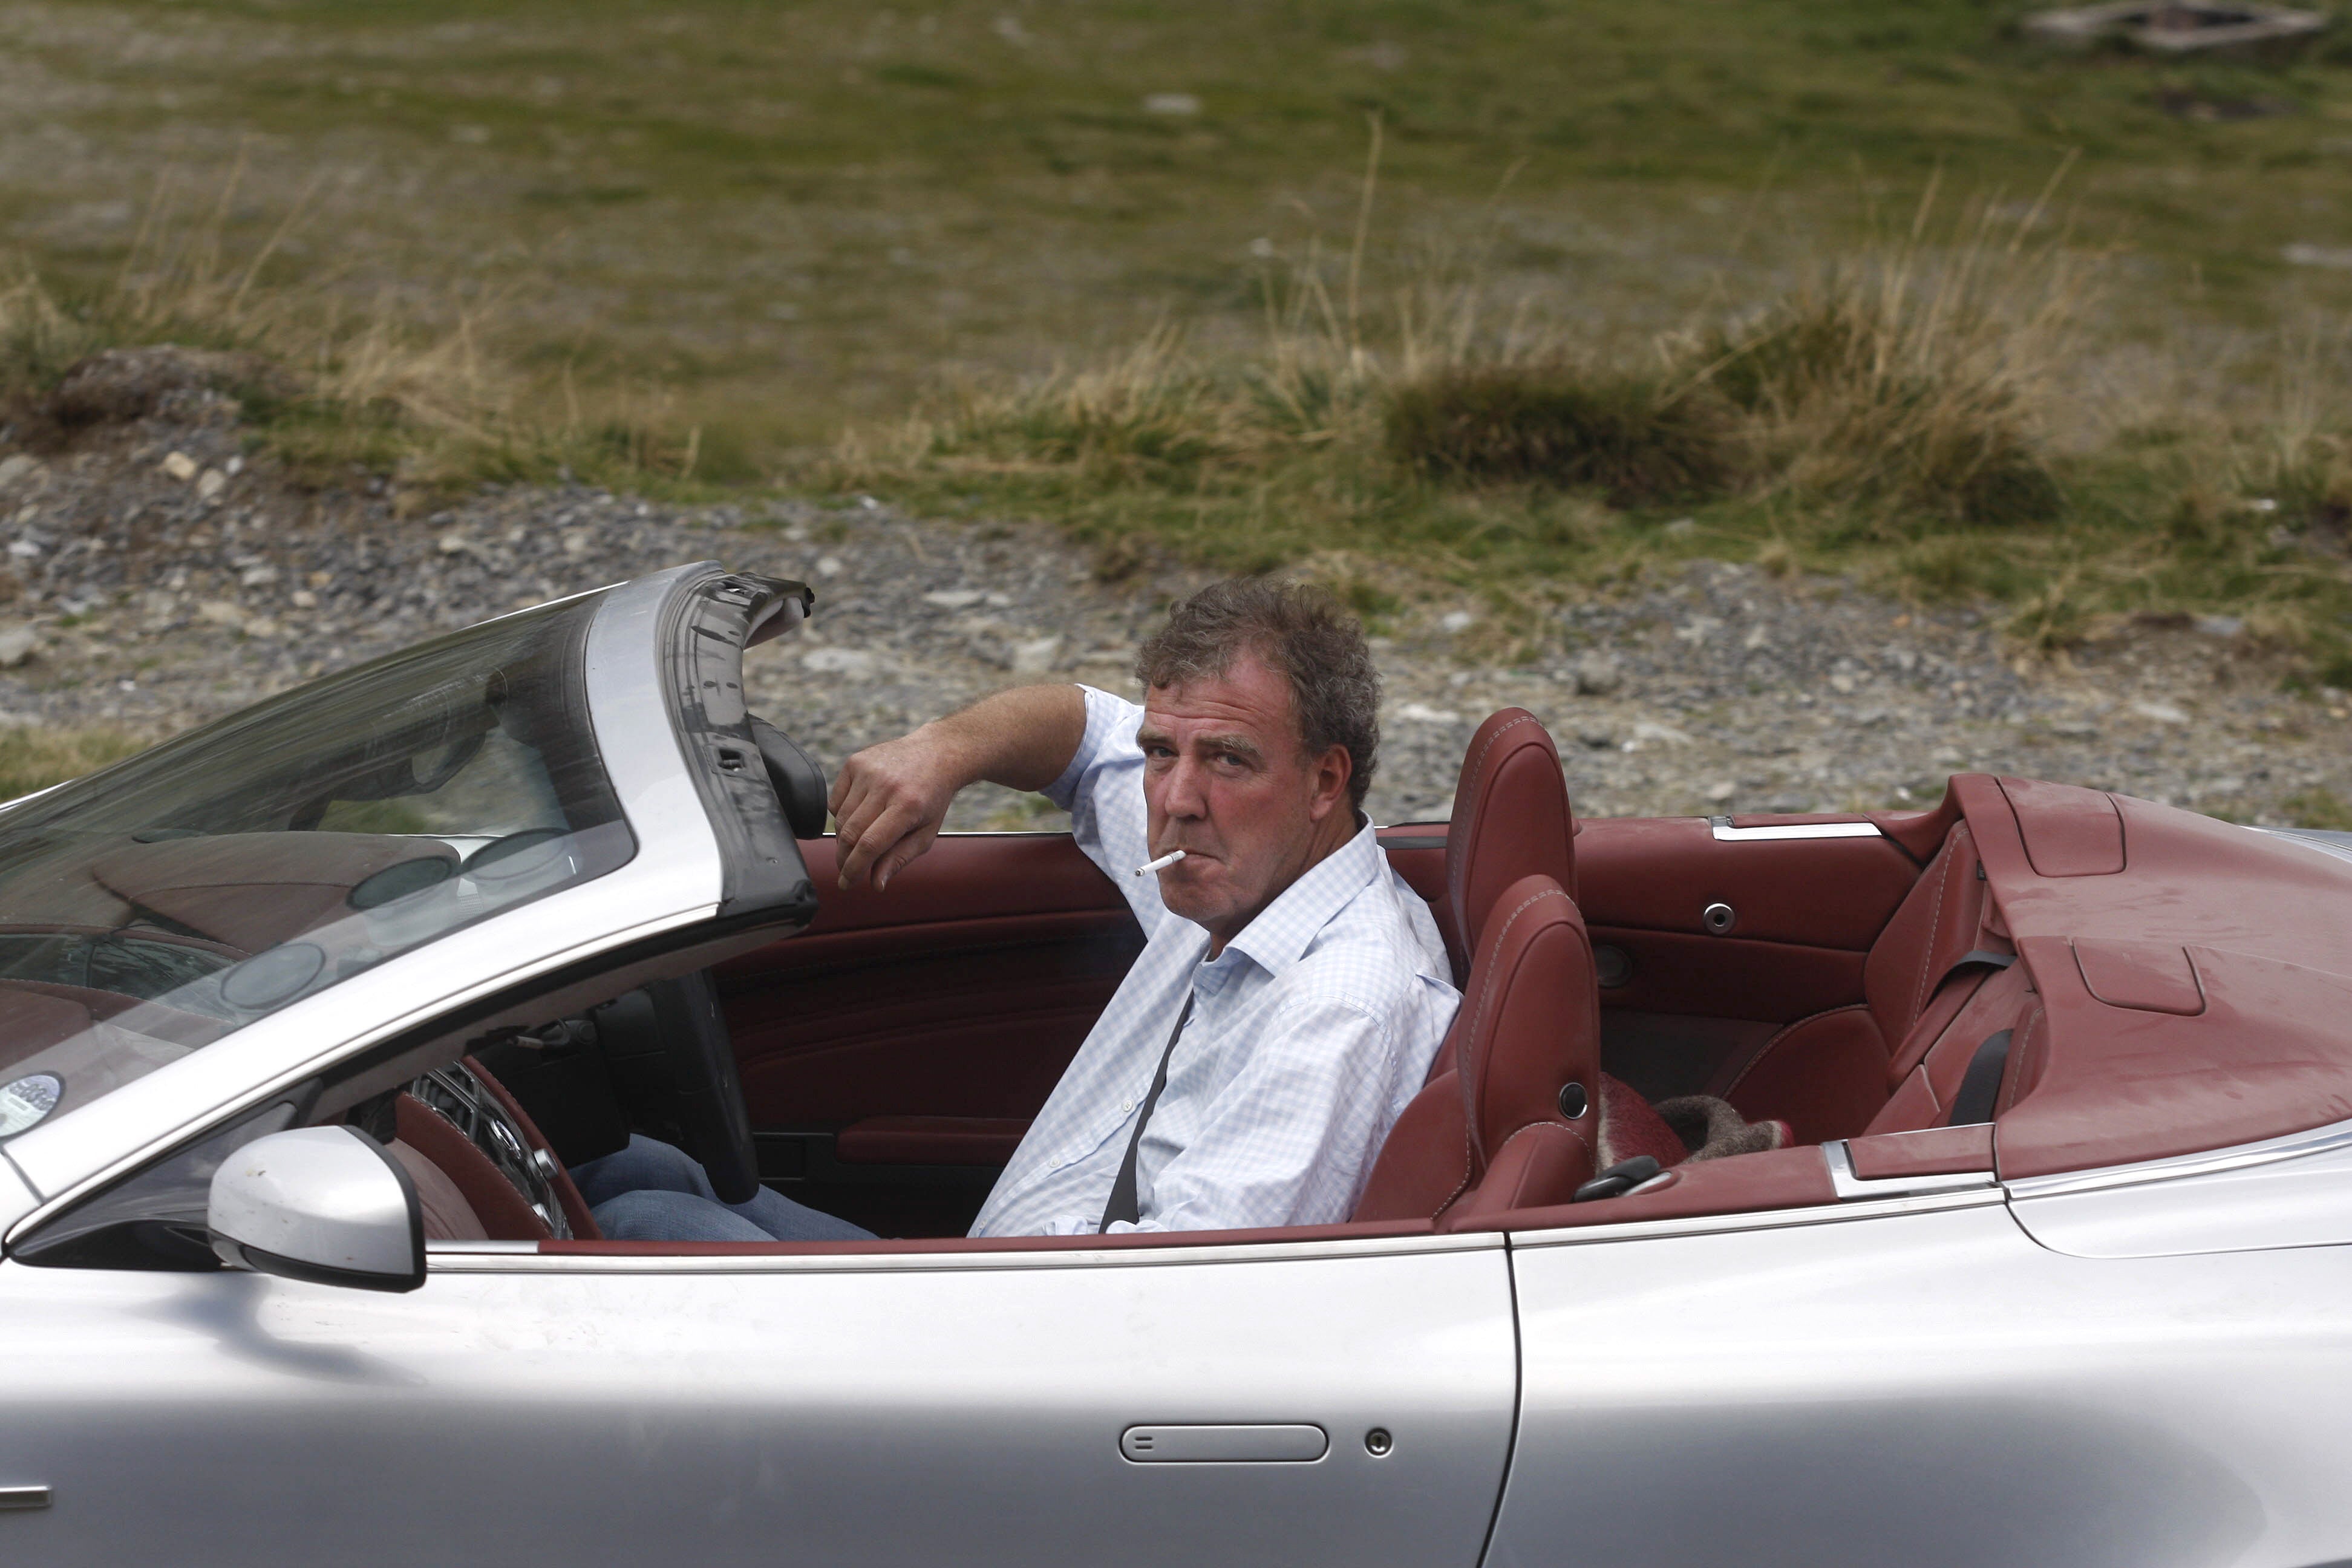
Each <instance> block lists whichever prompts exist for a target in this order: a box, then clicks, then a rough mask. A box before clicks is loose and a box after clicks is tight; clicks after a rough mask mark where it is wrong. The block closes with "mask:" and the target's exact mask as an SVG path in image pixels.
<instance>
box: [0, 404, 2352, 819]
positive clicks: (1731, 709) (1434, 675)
mask: <svg viewBox="0 0 2352 1568" xmlns="http://www.w3.org/2000/svg"><path fill="white" fill-rule="evenodd" d="M201 379H202V378H201V377H194V378H180V379H179V380H177V381H175V380H174V379H173V377H172V376H170V375H164V376H163V377H162V378H161V380H160V381H158V382H157V383H156V386H155V387H154V388H152V389H150V391H149V392H148V393H144V394H142V395H140V396H138V397H135V398H133V399H131V405H132V407H131V412H132V414H133V416H131V417H122V416H121V414H122V413H124V412H125V410H123V409H117V410H116V411H115V414H114V416H110V417H109V418H107V419H105V420H102V421H100V422H99V423H96V424H92V425H89V426H84V427H82V428H81V429H80V430H79V431H78V432H76V433H73V434H72V435H71V438H70V440H69V441H68V442H67V444H66V445H65V446H64V447H63V448H62V449H59V448H58V444H57V439H56V437H55V436H54V434H51V435H50V436H49V437H48V438H47V441H46V442H45V443H44V444H45V447H47V450H46V451H45V453H44V455H39V456H37V455H35V454H34V453H32V452H29V451H22V450H18V449H17V448H16V447H15V446H12V445H11V439H12V432H11V431H10V430H7V429H0V548H5V551H6V555H5V565H0V724H7V725H16V724H44V725H89V724H107V725H115V726H120V727H121V728H124V729H128V730H131V731H138V732H141V733H147V734H154V735H162V734H163V733H167V732H169V731H173V730H175V729H179V728H182V727H184V726H186V725H188V724H191V723H194V722H198V721H203V720H205V719H207V718H210V717H212V716H214V715H216V714H219V713H223V712H226V711H227V710H231V709H234V708H236V707H239V706H241V705H243V704H245V703H247V702H250V701H252V700H255V699H257V698H259V697H262V696H265V695H267V694H268V693H270V692H272V691H276V690H278V689H283V688H285V687H287V686H289V685H292V684H294V683H296V682H299V681H300V680H303V679H308V678H309V677H311V676H314V675H317V674H319V673H320V672H322V671H326V670H330V669H334V668H341V667H343V666H346V665H349V664H352V663H355V662H358V661H360V660H362V659H366V658H372V657H373V656H375V655H377V654H381V653H383V652H387V651H389V650H391V649H394V648H396V647H401V646H403V645H404V644H407V643H410V642H413V641H415V640H418V639H420V638H422V637H427V636H430V635H432V634H434V633H436V632H439V631H442V630H445V629H447V628H452V627H457V626H466V625H468V624H470V623H472V622H474V621H477V620H479V619H481V618H482V617H484V616H490V615H496V614H499V613H502V612H504V611H507V610H509V609H513V608H516V607H518V606H520V605H530V604H536V603H540V602H541V601H543V600H546V599H549V598H552V597H556V596H558V595H565V594H571V593H575V592H578V591H580V590H582V589H585V588H592V587H595V586H597V585H600V584H606V583H611V582H614V581H617V580H621V579H625V578H627V577H630V576H634V575H636V574H642V573H646V572H650V571H653V570H656V569H658V568H660V567H664V566H668V565H672V564H676V563H679V562H685V561H695V560H702V559H708V558H715V559H718V560H720V561H723V562H725V563H728V564H729V565H730V566H735V567H739V568H742V569H745V570H750V571H755V572H762V573H770V574H776V575H780V576H785V577H796V578H800V579H802V580H803V581H806V582H808V583H810V584H813V585H814V587H815V588H816V590H817V595H818V597H817V610H816V616H815V618H814V621H813V622H812V624H811V625H810V626H808V627H806V628H804V629H803V631H802V632H801V633H798V634H795V635H794V636H793V637H787V638H783V639H780V640H779V641H778V642H776V643H772V644H770V645H767V646H766V647H761V648H760V649H757V650H755V651H754V653H753V655H752V656H751V669H750V679H751V688H752V690H753V692H754V694H755V697H756V699H757V701H756V704H755V706H757V707H758V708H759V709H760V710H761V711H763V712H764V713H766V714H767V716H769V717H770V718H772V719H773V720H774V721H777V722H778V723H780V724H782V726H783V727H784V728H786V729H789V730H791V731H794V732H795V733H796V734H798V735H799V736H800V737H801V738H802V739H803V741H804V742H807V743H808V744H810V745H811V747H812V749H813V750H814V752H816V753H817V754H818V756H819V757H820V759H821V760H822V761H824V763H825V764H826V765H827V767H828V769H830V768H832V767H834V766H835V765H837V764H838V763H839V762H840V760H841V758H843V757H844V756H845V755H847V754H848V753H849V752H852V751H854V750H855V749H856V748H857V747H858V746H860V745H864V744H866V743H868V742H873V741H875V740H878V739H881V738H884V737H886V736H888V735H891V734H894V733H897V732H898V731H902V730H904V729H906V728H907V727H908V726H911V725H913V724H916V723H919V722H920V721H923V720H925V719H928V718H930V717H932V716H934V715H936V714H939V713H940V712H943V711H946V710H949V709H950V708H952V707H954V706H956V705H958V704H961V703H962V702H965V701H968V700H971V699H972V698H974V697H977V696H979V695H982V693H985V692H987V691H989V690H992V689H996V688H998V687H1001V686H1004V685H1008V684H1013V683H1015V682H1019V681H1023V680H1043V679H1080V680H1087V681H1091V682H1094V683H1096V684H1099V685H1103V686H1106V687H1109V688H1111V689H1121V690H1125V689H1130V684H1129V676H1128V664H1129V659H1130V658H1131V656H1132V651H1133V649H1134V647H1135V644H1136V642H1137V640H1138V639H1139V637H1140V636H1141V635H1142V634H1143V633H1144V632H1145V630H1146V629H1147V628H1148V627H1149V626H1150V625H1151V624H1152V623H1153V621H1154V620H1155V618H1156V617H1157V615H1158V614H1159V609H1160V606H1161V605H1164V604H1165V603H1166V602H1167V600H1168V598H1169V597H1170V596H1171V595H1174V594H1178V593H1181V592H1182V591H1183V590H1184V589H1185V588H1186V587H1187V586H1189V585H1190V584H1192V583H1193V582H1195V581H1197V580H1199V579H1198V578H1197V576H1195V575H1192V574H1187V573H1185V572H1184V571H1182V570H1181V569H1177V568H1173V567H1167V568H1162V569H1159V570H1156V571H1152V572H1148V573H1146V574H1142V575H1141V576H1139V577H1138V578H1135V579H1132V580H1129V581H1127V582H1124V583H1120V584H1105V583H1103V582H1100V581H1098V580H1097V577H1096V575H1095V574H1094V572H1093V571H1092V569H1091V560H1090V558H1089V557H1088V556H1087V555H1086V554H1085V553H1084V552H1080V551H1076V550H1074V549H1072V548H1070V547H1069V546H1067V545H1066V544H1065V543H1064V542H1061V541H1060V540H1058V539H1057V538H1056V537H1055V536H1054V535H1053V534H1051V533H1050V532H1047V531H1041V530H1038V529H1034V528H1029V527H1015V526H1002V527H971V526H968V525H951V524H945V523H939V522H931V521H925V520H923V519H919V518H913V517H908V516H906V515H903V514H901V513H900V512H898V510H895V509H894V508H892V507H890V506H889V505H887V503H885V502H882V501H877V500H871V499H860V500H857V501H856V502H854V503H852V504H850V505H848V506H845V507H842V508H838V509H835V508H829V507H824V506H817V505H812V504H808V503H804V502H796V501H773V502H761V503H758V504H756V505H749V506H742V507H709V508H697V509H689V510H674V509H665V508H661V507H656V506H652V505H649V504H647V503H646V502H644V501H641V500H635V499H633V498H629V497H625V496H614V495H611V494H607V493H604V492H603V491H600V490H593V489H580V488H508V489H486V490H485V491H484V492H483V493H481V494H480V495H478V496H477V497H475V498H473V499H471V500H467V501H466V502H465V503H464V504H463V505H460V506H457V507H456V508H454V509H452V510H448V511H445V512H439V513H436V514H434V515H432V516H431V517H420V518H407V519H402V518H398V517H396V516H395V515H394V505H393V503H392V501H391V500H390V499H389V498H387V497H386V496H383V495H382V494H376V495H370V494H364V493H354V494H341V493H328V494H320V493H315V492H310V491H304V490H300V489H295V488H293V487H291V486H289V485H288V484H287V483H285V482H284V481H283V480H282V479H280V478H279V477H278V476H277V475H276V474H275V472H274V471H273V470H272V469H271V468H270V466H269V465H268V463H267V461H262V462H258V463H257V462H255V461H253V460H251V459H250V458H247V457H246V456H245V454H244V442H243V439H242V437H241V433H240V431H239V429H238V427H237V426H236V405H234V404H233V403H229V402H227V401H226V400H225V399H223V398H220V397H218V396H217V395H214V394H212V393H210V392H207V391H205V390H204V388H203V386H202V385H201V384H200V383H201ZM20 424H21V422H20ZM31 433H33V432H29V431H27V430H25V429H21V428H20V429H18V430H16V432H14V435H15V436H16V437H24V436H26V435H28V434H31ZM1478 615H1479V612H1478V607H1477V606H1476V605H1475V604H1473V603H1471V602H1468V601H1462V602H1454V603H1449V602H1447V601H1446V600H1445V599H1444V597H1443V596H1437V597H1433V598H1432V599H1431V600H1430V602H1428V603H1426V604H1421V605H1414V606H1413V607H1412V608H1411V609H1408V610H1406V611H1403V612H1401V613H1400V614H1399V615H1397V616H1394V617H1392V624H1390V625H1387V626H1383V627H1381V628H1380V629H1381V635H1380V636H1378V637H1376V638H1375V646H1376V647H1378V649H1379V652H1380V656H1381V665H1382V668H1383V669H1384V671H1385V673H1386V678H1387V681H1388V701H1387V708H1386V711H1385V716H1384V721H1383V731H1384V736H1383V746H1382V755H1381V768H1380V773H1379V775H1378V778H1377V780H1376V782H1375V784H1374V785H1373V789H1372V798H1371V803H1370V804H1371V809H1372V811H1373V813H1374V815H1375V816H1377V817H1379V818H1380V819H1381V820H1383V821H1407V820H1412V819H1416V818H1427V817H1431V816H1442V815H1443V814H1444V811H1445V809H1446V806H1447V804H1448V802H1449V801H1450V799H1451V796H1452V793H1453V784H1454V772H1455V769H1456V768H1457V767H1458V765H1459V763H1460V761H1461V754H1462V748H1463V743H1464V742H1465V741H1466V740H1467V738H1468V736H1469V733H1470V731H1471V730H1472V729H1473V728H1474V727H1475V724H1476V722H1477V721H1478V719H1479V718H1480V717H1482V716H1483V715H1484V714H1485V713H1486V712H1488V711H1489V710H1492V709H1494V708H1496V707H1498V706H1501V705H1503V704H1506V703H1517V704H1520V705H1523V706H1525V707H1527V708H1529V709H1531V710H1534V711H1535V712H1536V713H1537V714H1538V716H1539V717H1541V718H1542V719H1543V720H1544V721H1545V722H1546V723H1547V724H1548V725H1549V726H1550V728H1551V731H1552V732H1553V734H1554V735H1555V736H1556V737H1558V738H1559V742H1560V748H1561V751H1562V752H1563V754H1564V755H1565V756H1566V759H1567V766H1568V772H1569V778H1570V785H1571V787H1572V788H1573V790H1574V791H1575V794H1576V796H1577V800H1578V805H1579V809H1580V810H1581V811H1583V812H1585V813H1587V814H1590V815H1595V816H1612V815H1668V814H1687V813H1696V812H1705V811H1765V810H1771V811H1807V810H1823V809H1841V808H1847V807H1852V806H1856V805H1899V804H1902V803H1904V802H1906V801H1907V802H1913V803H1923V804H1924V803H1927V802H1929V801H1932V800H1933V799H1934V798H1935V797H1936V796H1937V795H1938V794H1939V793H1940V792H1941V790H1942V787H1943V779H1944V777H1945V775H1946V774H1948V773H1952V772H1955V771H1960V770H1963V769H1977V768H1989V769H1995V770H1999V771H2003V772H2013V773H2026V774H2031V775H2034V776H2038V777H2043V778H2053V779H2063V780H2067V781H2072V782H2079V783H2085V784H2098V785H2102V786H2105V787H2110V788H2115V789H2118V790H2122V791H2125V792H2126V793H2129V794H2133V795H2142V796H2146V797H2147V798H2150V799H2156V800H2162V801H2168V802H2170V803H2173V804H2176V805H2189V806H2194V807H2197V808H2199V809H2202V810H2207V811H2211V812H2215V813H2218V814H2220V815H2223V816H2231V817H2236V818H2239V819H2242V820H2248V821H2264V822H2284V821H2287V820H2290V819H2291V818H2292V817H2293V816H2294V807H2292V806H2290V805H2287V804H2286V803H2287V802H2288V801H2289V800H2290V799H2291V798H2292V797H2295V796H2298V795H2307V792H2312V791H2317V790H2325V791H2327V792H2330V793H2332V794H2333V795H2336V796H2337V797H2338V798H2341V799H2345V800H2352V745H2347V739H2352V723H2347V699H2346V697H2345V695H2344V694H2343V693H2341V692H2336V691H2323V692H2321V693H2320V694H2318V696H2316V697H2315V698H2314V697H2298V696H2292V695H2288V694H2285V693H2284V692H2283V691H2282V690H2281V689H2280V678H2281V676H2282V674H2283V673H2284V666H2283V665H2282V664H2281V663H2280V662H2279V661H2278V660H2277V659H2276V658H2274V657H2273V656H2270V655H2266V654H2264V653H2263V652H2262V651H2260V650H2259V649H2257V648H2255V647H2252V646H2251V645H2249V644H2248V643H2247V642H2246V641H2245V639H2244V638H2243V637H2241V636H2240V635H2239V634H2238V632H2237V628H2236V627H2235V626H2232V625H2231V624H2229V623H2227V622H2221V621H2211V620H2209V621H2207V622H2205V623H2202V624H2191V625H2187V626H2165V625H2154V626H2147V625H2144V626H2132V627H2129V628H2126V631H2125V632H2124V633H2123V634H2121V635H2119V636H2118V637H2116V638H2115V639H2113V640H2111V641H2108V642H2105V643H2101V644H2097V645H2095V646H2093V647H2088V648H2084V649H2081V650H2078V651H2077V653H2076V654H2075V655H2074V658H2073V659H2072V660H2071V661H2070V662H2069V663H2068V664H2066V665H2064V666H2063V667H2061V668H2042V669H2027V670H2021V669H2016V668H2010V667H2009V666H2008V665H2006V664H2004V662H2003V660H2002V658H2001V650H2000V645H1999V641H1998V639H1997V637H1995V636H1994V634H1993V632H1992V631H1991V630H1990V627H1989V626H1986V625H1985V624H1983V623H1982V621H1981V620H1980V619H1979V616H1976V615H1975V614H1973V613H1970V612H1966V611H1957V612H1948V613H1935V614H1926V613H1921V612H1919V611H1916V610H1906V608H1905V607H1904V606H1902V605H1897V604H1895V603H1892V602H1890V601H1886V600H1883V599H1878V598H1874V597H1872V596H1870V595H1864V594H1860V593H1856V592H1853V591H1851V590H1850V589H1849V588H1847V587H1846V586H1845V585H1844V584H1839V583H1835V582H1822V581H1814V582H1807V583H1797V584H1788V583H1782V582H1778V581H1774V580H1772V579H1770V578H1768V577H1766V576H1765V575H1764V574H1761V573H1759V572H1758V571H1756V570H1754V569H1752V568H1746V567H1740V566H1733V565H1723V564H1701V565H1697V566H1694V567H1692V568H1690V569H1689V570H1688V571H1687V573H1685V574H1683V575H1681V576H1679V577H1677V578H1672V579H1669V580H1666V581H1662V582H1657V583H1654V584H1651V585H1649V586H1648V587H1646V588H1645V589H1643V590H1641V591H1637V592H1633V593H1629V594H1621V595H1615V596H1611V597H1599V598H1593V599H1591V600H1588V601H1585V602H1582V603H1579V604H1575V605H1571V606H1570V607H1569V608H1568V609H1566V610H1565V611H1563V612H1562V613H1561V615H1560V616H1559V622H1558V624H1557V626H1555V627H1554V628H1552V629H1551V630H1550V631H1549V632H1548V633H1547V634H1545V635H1544V636H1542V637H1538V639H1536V640H1537V642H1538V646H1539V647H1540V648H1541V652H1540V653H1539V655H1538V657H1537V658H1534V659H1533V660H1532V661H1531V662H1528V663H1523V664H1519V665H1516V666H1513V667H1510V668H1497V667H1495V666H1493V665H1490V664H1486V663H1482V662H1480V661H1479V660H1478V659H1477V658H1475V656H1474V654H1473V652H1472V651H1471V650H1475V648H1477V647H1480V646H1481V645H1482V643H1484V642H1486V641H1488V640H1491V641H1495V642H1501V641H1504V640H1507V639H1504V638H1501V637H1493V638H1488V637H1486V636H1485V635H1484V634H1485V633H1486V632H1487V631H1488V630H1489V628H1486V627H1484V626H1482V625H1481V623H1480V621H1479V618H1478ZM1041 805H1042V803H1039V802H1036V801H1034V797H1018V796H1013V795H1009V794H1007V793H1005V792H1001V791H991V790H978V791H974V792H971V794H970V795H967V796H966V797H965V798H964V800H963V801H961V803H960V804H959V806H958V811H957V819H956V823H955V825H956V826H999V827H1003V826H1026V825H1034V826H1048V825H1050V824H1051V823H1052V822H1053V821H1054V819H1055V818H1054V814H1052V813H1050V812H1045V811H1041V810H1040V809H1039V807H1040V806H1041Z"/></svg>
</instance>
